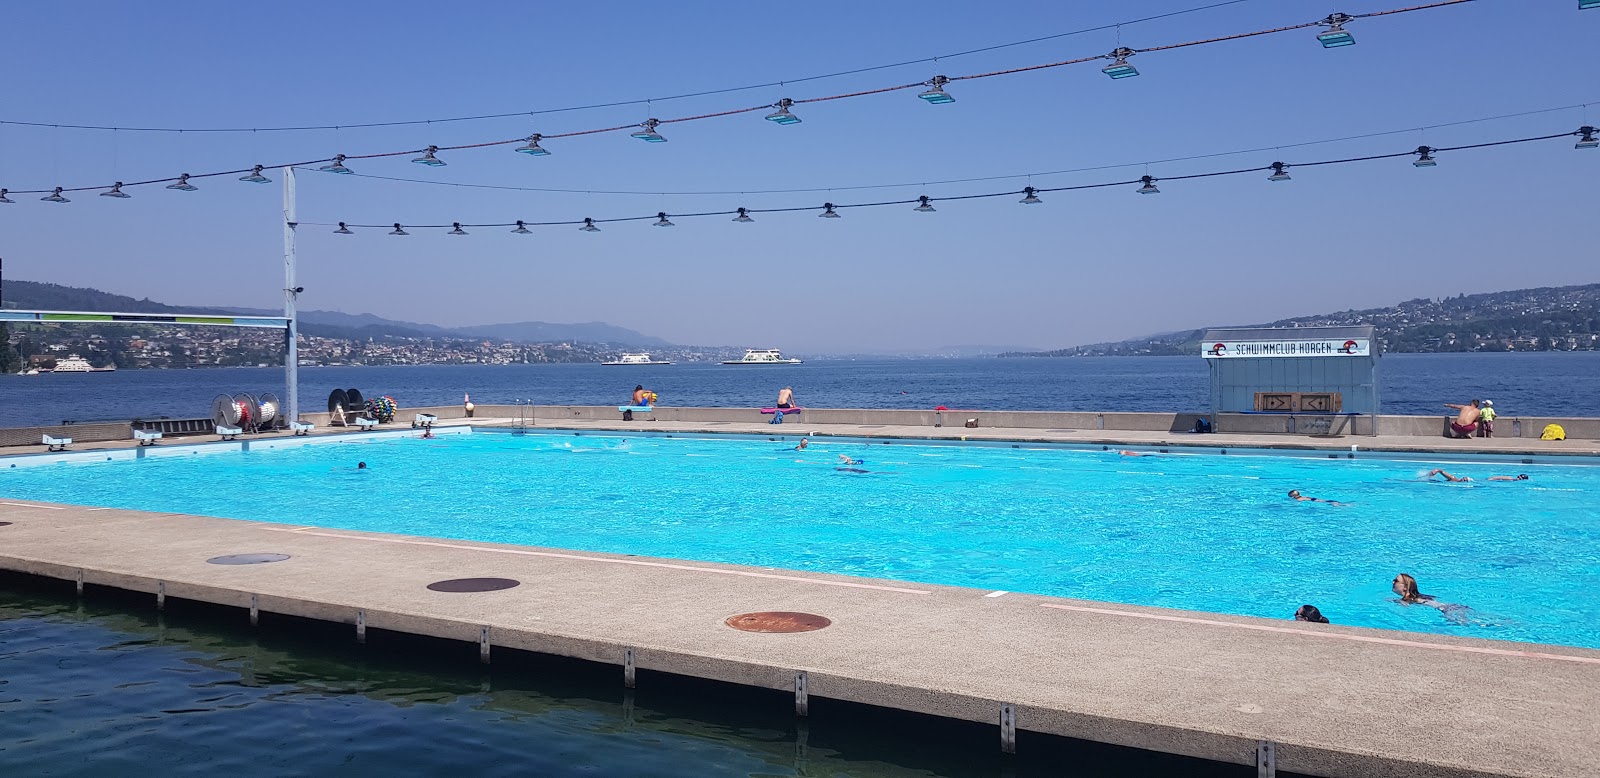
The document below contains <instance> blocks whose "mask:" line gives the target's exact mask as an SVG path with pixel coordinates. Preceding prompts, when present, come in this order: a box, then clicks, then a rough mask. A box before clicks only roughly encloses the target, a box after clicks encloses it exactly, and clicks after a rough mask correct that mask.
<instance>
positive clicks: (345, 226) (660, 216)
mask: <svg viewBox="0 0 1600 778" xmlns="http://www.w3.org/2000/svg"><path fill="white" fill-rule="evenodd" d="M1596 132H1600V130H1596V129H1595V128H1594V127H1591V126H1588V125H1585V126H1583V127H1581V128H1579V129H1577V130H1574V131H1571V132H1558V133H1551V134H1548V135H1535V136H1531V137H1524V138H1509V139H1503V140H1494V141H1485V142H1482V143H1468V144H1462V145H1459V146H1440V147H1432V146H1421V147H1418V148H1417V149H1416V150H1414V151H1397V152H1392V153H1387V154H1369V155H1365V156H1359V157H1342V158H1337V159H1324V160H1316V161H1312V162H1294V163H1286V162H1273V163H1271V164H1268V165H1262V166H1257V167H1242V168H1228V169H1224V170H1213V171H1208V172H1204V173H1189V174H1185V175H1173V176H1152V175H1148V174H1146V175H1142V176H1139V177H1138V178H1133V179H1122V180H1115V181H1101V182H1096V183H1089V184H1073V185H1070V186H1056V187H1034V186H1028V187H1025V188H1024V189H1022V190H1021V191H1013V190H1007V191H999V192H982V193H977V194H962V195H946V196H943V197H933V196H929V195H919V196H917V197H915V198H912V199H904V200H877V201H871V202H862V203H832V202H829V203H824V204H823V205H822V206H821V211H822V212H821V213H819V214H817V215H818V216H821V217H823V218H827V219H837V218H841V216H840V214H839V211H840V210H842V209H846V208H877V207H883V206H891V205H912V206H915V207H914V209H913V210H917V211H921V212H924V213H932V212H936V211H937V209H935V208H934V207H933V205H932V204H933V203H939V202H957V201H962V200H981V199H989V198H994V197H1015V196H1016V195H1019V194H1020V195H1023V198H1022V199H1021V200H1019V201H1018V202H1020V203H1022V204H1024V205H1035V204H1039V203H1042V202H1043V200H1041V199H1040V198H1039V197H1038V195H1039V194H1048V193H1051V192H1074V191H1083V190H1088V189H1104V188H1107V187H1116V186H1133V185H1135V184H1138V185H1139V188H1138V189H1136V190H1134V191H1135V192H1137V193H1139V194H1144V195H1155V194H1160V193H1161V189H1160V188H1159V187H1157V186H1156V183H1157V182H1163V181H1192V180H1196V179H1203V178H1220V177H1226V176H1238V175H1243V174H1246V173H1262V172H1266V173H1271V175H1270V176H1268V180H1269V181H1287V180H1289V177H1288V175H1287V174H1286V173H1285V172H1284V171H1285V169H1287V168H1315V167H1326V166H1328V165H1347V164H1353V163H1357V162H1370V161H1373V160H1384V159H1398V158H1401V157H1416V160H1415V161H1414V162H1413V163H1412V164H1414V165H1417V166H1418V167H1433V166H1435V165H1436V164H1437V158H1436V157H1434V156H1433V155H1435V154H1440V153H1448V152H1458V151H1473V150H1478V149H1488V148H1495V147H1499V146H1509V145H1513V144H1520V143H1535V142H1539V141H1547V140H1554V139H1557V138H1571V137H1574V136H1577V137H1579V143H1578V145H1577V148H1580V149H1587V148H1596V147H1600V142H1596V143H1595V145H1593V146H1591V145H1585V143H1586V142H1588V141H1594V135H1595V133H1596ZM56 196H59V192H58V193H56ZM47 199H48V198H47ZM816 210H818V207H817V206H792V207H785V208H750V207H745V206H741V207H739V208H735V209H733V210H719V211H699V212H694V213H669V212H666V211H657V212H656V213H655V214H653V215H641V216H618V217H612V218H609V219H596V218H594V217H584V218H582V219H566V220H559V221H527V220H517V221H515V222H485V223H468V222H457V221H452V222H448V223H442V224H413V225H411V229H444V228H450V232H449V234H451V235H465V234H467V233H466V232H465V231H463V230H462V228H463V227H473V228H477V227H512V226H515V227H516V229H514V230H512V232H515V233H519V234H529V233H531V230H529V229H528V228H529V227H560V226H571V225H581V226H579V229H580V230H583V231H585V232H599V231H600V228H599V227H597V226H595V225H597V224H617V223H623V222H636V221H651V220H654V221H653V223H654V224H655V226H658V227H671V226H674V225H675V222H673V221H672V219H692V218H699V217H708V216H733V217H734V218H733V221H737V222H753V221H755V219H753V218H751V216H750V215H751V214H763V213H795V212H802V211H816ZM300 224H302V225H306V226H334V225H335V224H337V225H338V229H336V230H334V232H335V233H337V234H341V235H348V234H353V232H352V230H351V229H350V228H352V227H355V228H368V229H387V228H389V227H393V228H394V229H393V231H391V232H390V233H389V234H391V235H409V234H410V233H408V232H405V231H404V230H403V229H402V228H401V226H400V224H398V223H393V224H357V223H353V222H308V221H303V222H300Z"/></svg>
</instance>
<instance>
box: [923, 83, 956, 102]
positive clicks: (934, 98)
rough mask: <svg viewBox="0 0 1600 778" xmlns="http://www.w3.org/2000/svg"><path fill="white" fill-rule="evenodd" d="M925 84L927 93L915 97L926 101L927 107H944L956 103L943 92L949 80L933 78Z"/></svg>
mask: <svg viewBox="0 0 1600 778" xmlns="http://www.w3.org/2000/svg"><path fill="white" fill-rule="evenodd" d="M925 83H926V84H927V86H928V91H926V92H923V93H922V94H920V95H917V97H920V98H922V99H924V100H927V101H928V104H929V105H944V104H945V103H953V102H955V101H956V99H955V98H954V97H951V96H950V95H948V94H945V91H944V85H945V84H948V83H950V79H949V78H947V77H945V76H934V77H933V78H932V79H930V80H929V81H927V82H925Z"/></svg>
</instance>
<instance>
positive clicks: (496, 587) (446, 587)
mask: <svg viewBox="0 0 1600 778" xmlns="http://www.w3.org/2000/svg"><path fill="white" fill-rule="evenodd" d="M520 585H522V582H521V581H518V580H515V579H511V578H452V579H450V580H448V581H434V582H433V583H431V584H428V588H429V589H432V590H433V591H436V592H497V591H500V590H501V589H510V588H511V587H513V586H520Z"/></svg>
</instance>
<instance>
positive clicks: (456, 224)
mask: <svg viewBox="0 0 1600 778" xmlns="http://www.w3.org/2000/svg"><path fill="white" fill-rule="evenodd" d="M450 226H451V227H454V228H455V229H452V230H450V231H449V232H447V233H445V234H446V235H465V234H467V231H466V230H463V229H461V222H451V223H450Z"/></svg>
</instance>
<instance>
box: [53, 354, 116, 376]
mask: <svg viewBox="0 0 1600 778" xmlns="http://www.w3.org/2000/svg"><path fill="white" fill-rule="evenodd" d="M116 369H117V366H116V365H107V366H105V367H95V366H94V365H91V364H89V360H87V359H84V358H83V357H80V356H78V355H77V354H68V355H67V356H66V357H65V358H62V359H58V360H56V366H55V369H54V370H52V371H50V372H52V373H109V372H112V371H114V370H116Z"/></svg>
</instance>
